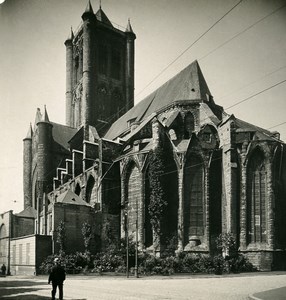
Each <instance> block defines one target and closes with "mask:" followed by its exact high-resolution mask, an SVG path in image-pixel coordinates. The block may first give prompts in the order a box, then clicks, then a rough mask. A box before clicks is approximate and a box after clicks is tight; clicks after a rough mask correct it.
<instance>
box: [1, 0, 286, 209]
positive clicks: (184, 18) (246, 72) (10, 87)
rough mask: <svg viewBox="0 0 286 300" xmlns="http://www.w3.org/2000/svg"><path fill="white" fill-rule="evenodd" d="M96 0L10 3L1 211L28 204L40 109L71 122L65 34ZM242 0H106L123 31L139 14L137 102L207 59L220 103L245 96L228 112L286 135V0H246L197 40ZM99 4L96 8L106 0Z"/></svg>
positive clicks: (4, 57) (4, 35)
mask: <svg viewBox="0 0 286 300" xmlns="http://www.w3.org/2000/svg"><path fill="white" fill-rule="evenodd" d="M2 1H3V0H2ZM87 1H88V0H6V1H5V2H4V3H2V4H0V103H1V107H0V122H1V138H2V142H1V147H0V171H1V176H0V212H4V211H7V210H9V209H12V210H14V212H19V211H21V210H22V209H23V187H22V181H23V178H22V173H23V171H22V158H23V153H22V151H23V146H22V143H23V138H24V137H25V136H26V133H27V131H28V128H29V123H30V122H32V124H34V120H35V112H36V109H37V107H39V108H41V110H43V107H44V105H45V104H46V106H47V110H48V114H49V118H50V120H51V121H53V122H58V123H62V124H64V122H65V109H64V108H65V46H64V41H65V39H66V38H67V37H68V35H69V31H70V27H72V28H74V29H76V28H77V27H78V26H79V24H80V22H81V15H82V13H83V12H84V10H85V8H86V5H87ZM238 2H239V0H175V1H174V0H156V1H155V0H144V1H143V0H102V9H103V11H104V12H105V13H106V15H107V16H108V18H109V19H110V20H111V21H112V22H114V23H116V24H119V25H120V26H122V27H123V30H124V28H125V27H126V25H127V20H128V18H130V20H131V24H132V27H133V30H134V32H135V33H136V35H137V39H136V56H135V57H136V58H135V59H136V69H135V77H136V85H135V95H137V96H136V100H135V102H136V103H138V102H139V101H140V100H141V99H143V98H144V96H146V95H148V94H149V93H150V92H151V91H153V90H154V89H156V88H157V87H159V86H160V85H161V84H162V83H164V82H165V81H166V80H168V79H169V78H171V77H172V76H174V75H175V74H176V73H178V72H179V71H180V70H182V69H183V68H185V67H186V66H187V65H188V64H190V63H191V62H192V61H194V60H195V59H197V60H198V61H199V64H200V66H201V69H202V72H203V74H204V76H205V79H206V81H207V83H208V86H209V89H210V91H211V93H212V95H213V97H214V100H215V102H216V103H217V104H219V105H221V106H223V107H224V108H225V109H226V108H228V107H231V106H233V105H234V104H237V103H238V102H240V101H242V103H240V104H238V105H236V106H233V107H231V108H229V109H226V111H227V112H228V113H232V114H234V115H235V116H236V117H237V118H240V119H243V120H245V121H247V122H250V123H253V124H255V125H257V126H260V127H263V128H266V129H269V128H271V130H276V131H279V132H280V133H281V139H282V140H284V141H286V124H285V123H284V124H282V125H279V126H277V125H278V124H281V123H283V122H286V99H285V97H286V96H285V95H286V82H283V81H284V80H286V35H285V33H286V0H244V1H242V3H240V4H239V5H238V6H237V7H236V8H235V9H234V10H232V11H231V13H229V14H228V15H227V16H226V17H225V18H223V19H222V20H221V21H220V22H219V23H218V24H217V25H216V26H214V27H213V28H212V29H211V30H210V31H209V32H208V33H207V34H205V35H204V36H203V38H201V39H199V41H198V42H196V43H195V44H194V45H193V46H192V47H190V45H192V44H193V43H194V42H195V41H196V40H197V39H198V38H199V37H200V36H201V35H202V34H203V33H204V32H206V31H207V30H208V29H209V28H210V27H211V26H212V25H213V24H214V23H215V22H216V21H217V20H219V19H220V18H221V17H222V16H223V15H224V14H225V13H226V12H227V11H229V10H230V9H231V8H232V7H233V6H234V5H235V4H237V3H238ZM91 4H92V6H93V9H94V11H95V12H96V11H97V10H98V8H99V0H91ZM189 47H190V48H189ZM187 48H189V50H187V51H186V52H185V53H184V54H183V55H182V56H180V55H181V54H182V53H183V52H184V51H185V50H186V49H187ZM179 56H180V57H179ZM177 57H179V58H178V60H176V62H175V63H173V64H172V65H171V66H170V67H169V68H168V69H167V70H166V71H164V72H163V74H162V75H161V76H160V77H159V78H157V79H156V80H154V82H153V83H152V84H151V85H149V86H148V87H147V88H145V87H146V86H147V85H148V84H149V83H150V82H151V81H152V80H153V79H154V78H155V77H156V76H157V75H158V74H159V73H160V72H161V71H162V70H163V69H164V68H165V67H166V66H168V65H169V64H170V63H171V62H172V61H174V60H175V59H176V58H177ZM272 86H273V88H271V87H272ZM143 89H144V91H143V92H142V90H143ZM264 90H266V91H264ZM263 91H264V92H263ZM255 94H258V95H257V96H254V97H251V96H252V95H255ZM249 97H250V98H249ZM247 98H249V99H248V100H245V99H247ZM243 100H245V101H243ZM274 126H275V127H274Z"/></svg>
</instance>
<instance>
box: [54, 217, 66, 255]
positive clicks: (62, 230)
mask: <svg viewBox="0 0 286 300" xmlns="http://www.w3.org/2000/svg"><path fill="white" fill-rule="evenodd" d="M56 234H57V239H56V243H58V244H59V246H60V254H63V253H64V252H65V242H66V227H65V222H64V221H60V223H59V225H58V227H57V229H56Z"/></svg>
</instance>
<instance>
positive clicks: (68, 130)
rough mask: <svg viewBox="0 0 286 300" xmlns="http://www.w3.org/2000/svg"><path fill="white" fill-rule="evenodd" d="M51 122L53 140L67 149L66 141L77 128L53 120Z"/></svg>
mask: <svg viewBox="0 0 286 300" xmlns="http://www.w3.org/2000/svg"><path fill="white" fill-rule="evenodd" d="M51 124H52V125H53V138H54V141H55V142H57V143H58V144H59V145H61V146H62V147H64V148H65V149H66V150H69V143H68V142H69V141H70V140H71V138H72V137H73V136H74V135H75V134H76V132H77V131H78V129H76V128H72V127H69V126H65V125H61V124H58V123H53V122H51Z"/></svg>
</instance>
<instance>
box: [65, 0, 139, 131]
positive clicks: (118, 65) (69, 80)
mask: <svg viewBox="0 0 286 300" xmlns="http://www.w3.org/2000/svg"><path fill="white" fill-rule="evenodd" d="M82 20H83V23H82V25H81V26H80V28H79V29H78V30H77V31H76V32H73V31H71V34H70V35H69V37H68V39H67V40H66V41H65V46H66V124H67V125H68V126H71V127H75V128H80V127H82V126H87V125H92V126H94V127H96V129H97V130H98V132H99V133H104V132H105V131H106V130H107V129H108V128H109V126H110V125H111V124H112V123H113V122H114V121H115V120H117V119H118V118H119V117H120V116H122V115H123V114H124V113H126V112H127V111H128V110H129V109H130V108H131V107H133V106H134V41H135V39H136V35H135V34H134V32H133V30H132V27H131V24H130V21H128V24H127V28H126V30H125V31H122V30H120V29H117V28H115V27H114V26H113V25H112V23H111V22H110V21H109V19H108V18H107V16H106V14H105V13H104V12H103V10H102V9H101V6H100V8H99V10H98V11H97V12H96V13H94V12H93V9H92V6H91V4H90V2H89V3H88V5H87V8H86V10H85V12H84V13H83V15H82Z"/></svg>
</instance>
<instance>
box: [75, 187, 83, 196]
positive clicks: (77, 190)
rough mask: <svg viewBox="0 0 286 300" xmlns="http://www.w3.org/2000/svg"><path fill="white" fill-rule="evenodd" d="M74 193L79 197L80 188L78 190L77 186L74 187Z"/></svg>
mask: <svg viewBox="0 0 286 300" xmlns="http://www.w3.org/2000/svg"><path fill="white" fill-rule="evenodd" d="M74 192H75V194H77V195H78V196H80V193H81V188H80V185H79V184H77V185H76V187H75V190H74Z"/></svg>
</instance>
